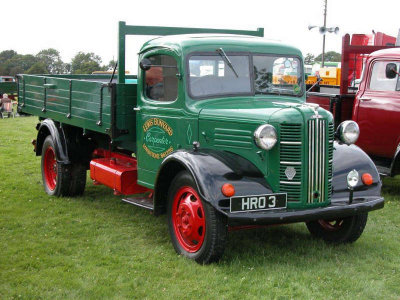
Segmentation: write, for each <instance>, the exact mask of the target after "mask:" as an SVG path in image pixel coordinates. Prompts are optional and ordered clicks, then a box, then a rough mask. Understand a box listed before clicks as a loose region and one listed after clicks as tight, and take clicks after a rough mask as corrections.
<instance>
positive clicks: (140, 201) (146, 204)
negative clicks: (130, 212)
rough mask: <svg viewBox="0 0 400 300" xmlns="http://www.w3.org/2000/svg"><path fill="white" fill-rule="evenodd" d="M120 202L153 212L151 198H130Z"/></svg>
mask: <svg viewBox="0 0 400 300" xmlns="http://www.w3.org/2000/svg"><path fill="white" fill-rule="evenodd" d="M122 201H124V202H126V203H129V204H133V205H136V206H139V207H142V208H145V209H148V210H154V204H153V198H152V197H151V198H149V197H145V196H132V197H129V198H123V199H122Z"/></svg>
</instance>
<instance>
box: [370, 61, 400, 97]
mask: <svg viewBox="0 0 400 300" xmlns="http://www.w3.org/2000/svg"><path fill="white" fill-rule="evenodd" d="M388 63H395V64H396V65H397V70H399V65H400V63H399V62H390V61H378V62H376V63H374V65H373V67H372V73H371V81H370V83H369V89H370V90H374V91H392V92H393V91H396V90H398V88H397V89H396V86H397V82H398V79H399V76H396V77H395V78H393V79H389V78H387V77H386V65H387V64H388Z"/></svg>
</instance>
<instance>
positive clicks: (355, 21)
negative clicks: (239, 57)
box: [0, 0, 400, 73]
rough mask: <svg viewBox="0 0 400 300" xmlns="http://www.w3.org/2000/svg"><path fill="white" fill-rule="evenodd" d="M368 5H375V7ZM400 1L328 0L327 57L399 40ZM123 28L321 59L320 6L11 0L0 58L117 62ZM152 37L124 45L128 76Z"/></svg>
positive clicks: (0, 34) (315, 2)
mask: <svg viewBox="0 0 400 300" xmlns="http://www.w3.org/2000/svg"><path fill="white" fill-rule="evenodd" d="M373 3H374V4H373ZM399 11H400V0H387V1H385V0H382V1H367V0H364V1H363V0H328V17H327V26H328V27H335V26H338V27H339V28H340V32H339V34H338V35H335V34H328V35H327V39H326V49H327V51H329V50H335V51H337V52H340V50H341V36H342V35H343V34H345V33H368V34H369V33H371V31H372V29H374V30H375V31H382V32H384V33H386V34H390V35H393V36H397V34H398V30H399V28H400V21H399V19H398V17H397V15H398V12H399ZM120 20H121V21H126V23H127V24H128V25H152V26H181V27H203V28H204V27H205V28H227V29H248V30H255V29H257V27H264V29H265V37H266V38H268V39H274V40H280V41H282V42H284V43H288V44H291V45H295V46H297V47H299V48H300V49H301V51H302V52H303V54H304V55H305V54H306V53H313V54H315V55H318V54H320V53H321V52H322V36H321V35H320V34H319V33H318V31H317V30H315V29H314V30H312V31H309V30H308V28H307V27H308V25H322V23H323V0H308V1H305V0H304V1H300V0H281V1H279V0H278V1H267V0H264V1H255V0H247V1H225V0H219V1H218V0H212V1H210V0H199V1H190V0H187V1H175V0H162V1H161V0H151V1H133V0H131V1H124V0H109V1H103V0H96V1H92V0H80V1H78V0H68V1H65V0H58V1H57V0H52V1H51V0H18V1H16V0H9V1H2V3H1V24H2V26H1V31H0V51H3V50H7V49H14V50H16V51H17V52H18V53H21V54H28V53H31V54H36V53H37V52H39V51H40V50H42V49H47V48H55V49H57V50H59V51H60V53H61V56H62V58H63V60H64V61H65V62H69V61H70V60H71V58H72V57H73V56H74V55H75V54H76V52H78V51H84V52H94V53H96V54H98V55H100V56H101V57H102V59H103V63H108V61H110V60H111V59H112V58H113V57H114V58H117V32H118V31H117V27H118V21H120ZM149 38H150V37H140V36H139V37H128V39H127V69H130V70H131V73H136V68H137V63H136V55H135V54H136V53H137V52H138V50H139V48H140V45H141V44H143V42H145V41H146V40H147V39H149Z"/></svg>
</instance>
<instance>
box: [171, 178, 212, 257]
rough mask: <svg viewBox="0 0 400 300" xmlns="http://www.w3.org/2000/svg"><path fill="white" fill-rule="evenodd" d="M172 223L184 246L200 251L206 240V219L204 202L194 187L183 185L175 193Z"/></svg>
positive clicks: (188, 249)
mask: <svg viewBox="0 0 400 300" xmlns="http://www.w3.org/2000/svg"><path fill="white" fill-rule="evenodd" d="M172 223H173V226H174V230H175V236H176V238H177V239H178V242H179V244H180V245H181V246H182V248H183V249H185V250H186V251H187V252H191V253H193V252H197V251H199V250H200V248H201V246H202V245H203V242H204V236H205V233H206V221H205V215H204V209H203V204H202V203H201V200H200V197H199V195H198V194H197V192H196V191H195V190H194V189H193V188H192V187H190V186H184V187H181V188H180V189H179V190H178V192H177V193H176V194H175V197H174V203H173V206H172Z"/></svg>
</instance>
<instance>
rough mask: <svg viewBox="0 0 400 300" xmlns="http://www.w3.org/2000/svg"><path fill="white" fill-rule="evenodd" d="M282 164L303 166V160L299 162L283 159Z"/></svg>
mask: <svg viewBox="0 0 400 300" xmlns="http://www.w3.org/2000/svg"><path fill="white" fill-rule="evenodd" d="M281 165H295V166H301V162H299V161H281Z"/></svg>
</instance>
